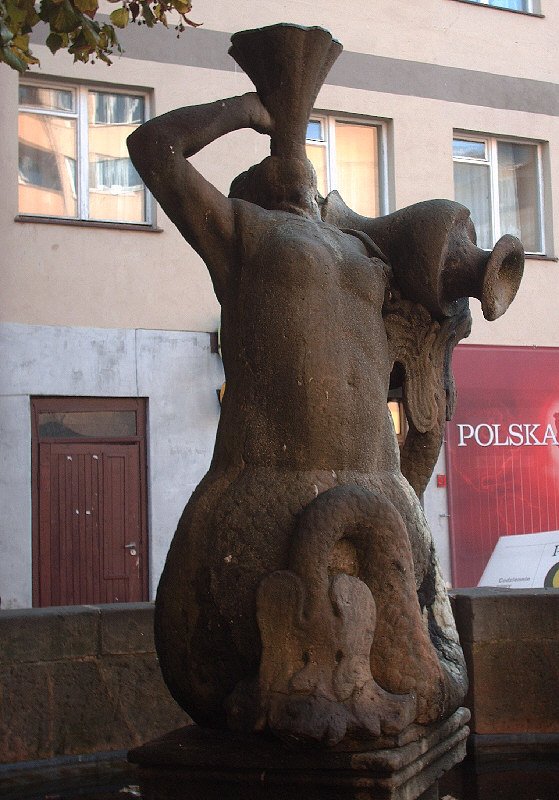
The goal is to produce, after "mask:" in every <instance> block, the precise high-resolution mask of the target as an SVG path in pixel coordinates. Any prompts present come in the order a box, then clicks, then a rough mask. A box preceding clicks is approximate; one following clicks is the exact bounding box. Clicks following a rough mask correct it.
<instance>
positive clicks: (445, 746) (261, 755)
mask: <svg viewBox="0 0 559 800" xmlns="http://www.w3.org/2000/svg"><path fill="white" fill-rule="evenodd" d="M469 719H470V712H469V711H468V710H467V709H466V708H459V709H458V710H457V711H455V713H454V714H453V715H452V716H451V717H450V718H449V719H447V720H445V721H444V722H441V723H438V724H436V725H431V726H428V727H422V726H419V725H412V726H410V727H409V728H407V729H406V730H405V731H403V732H402V733H401V734H400V735H399V736H395V737H384V738H383V739H381V740H379V741H378V742H375V745H374V746H371V747H370V748H369V749H366V750H360V751H355V750H352V751H347V750H346V751H344V750H341V749H339V748H334V749H329V750H326V749H324V748H322V747H318V746H316V747H310V746H305V747H299V748H298V749H296V748H295V747H290V746H288V745H287V744H284V743H283V742H281V741H279V740H277V739H274V738H268V737H266V736H264V735H258V734H237V733H233V732H231V731H223V730H209V729H204V728H199V727H198V726H197V725H191V726H188V727H186V728H180V729H178V730H175V731H171V732H170V733H168V734H166V735H165V736H162V737H161V738H159V739H155V740H154V741H152V742H148V743H146V744H144V745H142V746H141V747H137V748H135V749H133V750H131V751H130V752H129V754H128V759H129V761H131V762H132V763H134V764H138V765H139V766H140V777H139V781H140V790H141V795H142V798H144V800H179V798H180V799H181V800H182V799H183V798H184V800H186V798H188V800H199V799H200V800H202V798H204V800H214V798H215V800H237V798H239V800H240V798H243V800H279V799H280V798H281V800H298V799H299V798H305V800H310V799H311V798H314V797H316V798H320V800H327V798H332V799H333V798H336V800H342V799H344V800H345V798H348V799H349V798H355V797H359V798H362V799H363V800H364V799H365V798H367V800H437V799H438V785H437V782H438V780H439V778H440V777H441V776H442V775H443V774H444V773H445V772H447V771H448V770H449V769H451V768H452V767H453V766H454V765H455V764H458V763H459V762H460V761H462V759H463V758H464V756H465V755H466V739H467V737H468V733H469V729H468V727H467V722H468V721H469Z"/></svg>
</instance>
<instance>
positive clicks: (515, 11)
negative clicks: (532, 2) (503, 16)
mask: <svg viewBox="0 0 559 800" xmlns="http://www.w3.org/2000/svg"><path fill="white" fill-rule="evenodd" d="M453 2H455V3H467V5H469V6H477V7H478V8H490V9H492V10H493V11H507V12H508V13H509V14H522V15H523V16H524V17H538V18H539V19H544V18H545V14H540V13H537V12H535V11H520V10H519V9H517V8H499V6H486V5H485V3H478V2H476V0H453Z"/></svg>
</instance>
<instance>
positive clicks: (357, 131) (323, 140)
mask: <svg viewBox="0 0 559 800" xmlns="http://www.w3.org/2000/svg"><path fill="white" fill-rule="evenodd" d="M381 131H382V127H381V125H380V124H367V123H364V122H353V121H350V120H344V119H339V118H335V117H333V116H325V117H317V118H316V119H315V118H312V119H311V120H310V121H309V124H308V127H307V146H306V150H307V158H308V159H309V160H310V161H311V162H312V164H313V166H314V168H315V172H316V176H317V184H318V191H319V192H320V194H321V195H322V196H326V195H327V194H328V192H329V191H332V190H333V189H338V191H339V192H340V194H341V196H342V197H343V199H344V201H345V202H346V203H347V204H348V206H350V208H352V209H353V210H354V211H357V212H358V213H359V214H365V215H366V216H370V217H376V216H378V215H379V214H381V213H383V211H384V210H385V209H383V208H381V196H382V191H381V189H382V187H381V175H380V169H379V165H380V161H381V159H380V146H381V136H380V135H379V134H380V132H381Z"/></svg>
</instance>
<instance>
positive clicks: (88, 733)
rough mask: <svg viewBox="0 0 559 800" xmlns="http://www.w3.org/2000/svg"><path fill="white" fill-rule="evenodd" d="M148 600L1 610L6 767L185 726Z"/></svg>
mask: <svg viewBox="0 0 559 800" xmlns="http://www.w3.org/2000/svg"><path fill="white" fill-rule="evenodd" d="M152 627H153V605H152V604H151V603H138V604H119V605H114V606H76V607H68V608H65V607H58V608H44V609H29V610H17V611H0V642H1V647H0V763H13V762H20V761H35V760H41V759H50V758H53V757H57V756H67V755H74V754H83V753H95V752H103V751H113V750H126V749H128V748H129V747H130V746H133V745H139V744H141V743H142V742H144V741H146V740H147V739H151V738H153V737H155V736H159V735H161V734H162V733H164V732H166V731H168V730H169V729H170V728H173V727H177V726H180V725H185V724H188V722H189V719H188V717H187V715H186V714H184V712H183V711H182V710H181V709H180V708H179V707H178V706H177V705H176V703H175V702H174V701H173V700H172V698H171V696H170V695H169V693H168V691H167V688H166V687H165V685H164V683H163V680H162V678H161V674H160V671H159V664H158V662H157V658H156V655H155V648H154V644H153V633H152Z"/></svg>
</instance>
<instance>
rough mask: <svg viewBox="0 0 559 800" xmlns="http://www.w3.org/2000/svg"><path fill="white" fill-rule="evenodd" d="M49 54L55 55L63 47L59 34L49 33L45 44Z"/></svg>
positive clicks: (62, 40)
mask: <svg viewBox="0 0 559 800" xmlns="http://www.w3.org/2000/svg"><path fill="white" fill-rule="evenodd" d="M45 44H46V46H47V47H48V49H49V50H50V51H51V53H56V51H57V50H60V48H61V47H64V39H63V38H62V36H61V35H60V34H59V33H50V34H49V35H48V36H47V41H46V42H45Z"/></svg>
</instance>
